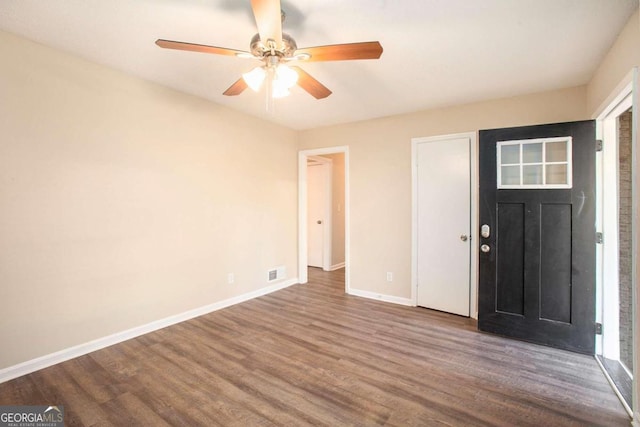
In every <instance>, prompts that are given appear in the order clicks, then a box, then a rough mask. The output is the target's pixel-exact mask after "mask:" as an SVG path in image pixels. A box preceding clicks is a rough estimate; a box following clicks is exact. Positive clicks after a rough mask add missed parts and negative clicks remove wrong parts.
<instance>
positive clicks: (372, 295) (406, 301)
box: [348, 288, 415, 307]
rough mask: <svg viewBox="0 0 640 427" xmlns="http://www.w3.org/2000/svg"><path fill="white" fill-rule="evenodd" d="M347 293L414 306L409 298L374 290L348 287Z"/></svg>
mask: <svg viewBox="0 0 640 427" xmlns="http://www.w3.org/2000/svg"><path fill="white" fill-rule="evenodd" d="M348 293H349V295H354V296H357V297H362V298H369V299H375V300H378V301H384V302H390V303H393V304H400V305H408V306H410V307H415V304H414V303H413V301H412V300H411V298H401V297H396V296H393V295H383V294H378V293H376V292H369V291H362V290H360V289H353V288H351V289H349V292H348Z"/></svg>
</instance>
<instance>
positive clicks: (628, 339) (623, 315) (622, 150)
mask: <svg viewBox="0 0 640 427" xmlns="http://www.w3.org/2000/svg"><path fill="white" fill-rule="evenodd" d="M618 131H619V133H618V135H619V137H618V154H619V161H620V166H619V167H620V169H619V176H618V180H619V181H618V188H619V191H620V193H619V212H618V221H619V227H620V231H619V234H620V236H619V245H620V247H619V249H620V266H619V277H620V361H621V362H622V363H624V364H625V366H627V367H628V368H629V369H632V367H633V335H632V334H633V331H632V321H633V320H632V319H633V312H632V309H631V301H632V294H631V259H632V252H631V206H632V200H631V110H629V111H627V112H625V113H623V114H622V115H621V116H620V117H619V119H618Z"/></svg>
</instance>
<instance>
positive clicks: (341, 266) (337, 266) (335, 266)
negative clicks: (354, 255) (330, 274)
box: [329, 262, 346, 271]
mask: <svg viewBox="0 0 640 427" xmlns="http://www.w3.org/2000/svg"><path fill="white" fill-rule="evenodd" d="M345 265H346V264H345V263H344V262H341V263H338V264H333V265H332V266H331V267H330V268H329V271H336V270H340V269H341V268H344V266H345Z"/></svg>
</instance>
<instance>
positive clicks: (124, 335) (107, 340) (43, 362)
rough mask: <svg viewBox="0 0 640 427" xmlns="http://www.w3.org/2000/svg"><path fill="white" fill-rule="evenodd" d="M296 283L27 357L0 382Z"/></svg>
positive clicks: (287, 282) (6, 370)
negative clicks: (39, 355) (30, 357)
mask: <svg viewBox="0 0 640 427" xmlns="http://www.w3.org/2000/svg"><path fill="white" fill-rule="evenodd" d="M296 283H298V279H297V278H293V279H289V280H285V281H283V282H280V283H276V284H273V285H270V286H267V287H264V288H261V289H258V290H256V291H253V292H248V293H246V294H242V295H238V296H235V297H232V298H229V299H226V300H223V301H219V302H215V303H213V304H209V305H205V306H203V307H199V308H196V309H193V310H189V311H186V312H184V313H180V314H176V315H174V316H169V317H165V318H164V319H160V320H156V321H153V322H151V323H147V324H146V325H141V326H137V327H135V328H131V329H127V330H126V331H122V332H118V333H115V334H113V335H108V336H106V337H102V338H98V339H96V340H93V341H89V342H87V343H84V344H80V345H76V346H74V347H70V348H67V349H64V350H60V351H57V352H55V353H51V354H47V355H45V356H41V357H38V358H36V359H32V360H28V361H26V362H22V363H19V364H17V365H14V366H9V367H8V368H4V369H0V383H3V382H5V381H9V380H12V379H14V378H18V377H21V376H23V375H27V374H30V373H32V372H35V371H38V370H40V369H44V368H48V367H49V366H53V365H55V364H57V363H61V362H64V361H66V360H69V359H73V358H75V357H79V356H83V355H85V354H87V353H91V352H93V351H96V350H100V349H101V348H105V347H109V346H111V345H114V344H118V343H120V342H123V341H126V340H129V339H131V338H135V337H139V336H140V335H144V334H148V333H149V332H153V331H157V330H158V329H162V328H166V327H167V326H171V325H175V324H176V323H180V322H184V321H185V320H189V319H193V318H194V317H198V316H202V315H204V314H208V313H212V312H214V311H217V310H221V309H223V308H226V307H229V306H232V305H235V304H239V303H241V302H245V301H248V300H251V299H254V298H258V297H261V296H263V295H267V294H270V293H272V292H275V291H279V290H280V289H284V288H286V287H289V286H291V285H295V284H296Z"/></svg>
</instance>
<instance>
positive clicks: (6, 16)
mask: <svg viewBox="0 0 640 427" xmlns="http://www.w3.org/2000/svg"><path fill="white" fill-rule="evenodd" d="M637 7H638V0H395V1H391V0H349V1H346V0H282V9H283V10H284V11H285V12H286V14H287V19H286V21H285V23H284V26H283V28H284V31H285V32H287V33H289V34H291V35H292V36H293V37H294V38H295V39H296V42H297V44H298V47H309V46H317V45H324V44H338V43H351V42H359V41H371V40H379V41H380V43H381V44H382V46H383V48H384V53H383V54H382V57H381V59H379V60H366V61H342V62H314V63H307V64H302V67H303V68H304V69H305V70H306V71H307V72H309V73H310V74H311V75H312V76H314V77H315V78H316V79H318V80H319V81H321V82H322V83H323V84H324V85H325V86H327V87H328V88H329V89H331V90H332V91H333V94H332V95H331V96H329V97H328V98H326V99H323V100H316V99H314V98H313V97H311V96H310V95H309V94H307V93H306V92H304V91H303V90H302V89H300V88H298V87H296V88H294V89H293V90H292V94H291V95H290V96H289V97H288V98H285V99H282V100H279V101H277V102H276V106H275V109H276V111H275V113H274V114H267V113H266V111H265V98H264V96H263V95H261V94H256V93H254V92H252V91H251V90H247V91H245V92H244V93H242V94H241V95H240V96H236V97H226V96H223V95H222V92H224V90H225V89H226V88H227V87H228V86H230V85H231V84H232V83H233V82H234V81H235V80H236V79H238V78H239V77H240V75H241V73H243V72H246V71H248V70H250V69H251V68H253V67H254V66H256V65H258V62H257V61H255V60H251V59H241V58H235V57H229V56H219V55H208V54H202V53H193V52H183V51H176V50H168V49H161V48H159V47H157V46H156V45H155V44H154V41H155V40H156V39H158V38H164V39H170V40H178V41H186V42H192V43H199V44H209V45H214V46H220V47H228V48H232V49H239V50H249V46H248V45H249V41H250V39H251V37H252V36H253V34H255V33H256V27H255V22H254V20H253V15H252V14H251V7H250V1H249V0H108V1H105V0H2V1H1V2H0V29H2V30H5V31H8V32H11V33H15V34H18V35H22V36H24V37H26V38H29V39H32V40H35V41H37V42H40V43H43V44H45V45H48V46H52V47H55V48H58V49H62V50H64V51H68V52H71V53H73V54H76V55H78V56H80V57H83V58H86V59H89V60H91V61H95V62H98V63H101V64H105V65H107V66H110V67H113V68H115V69H118V70H122V71H125V72H127V73H130V74H133V75H136V76H139V77H142V78H144V79H147V80H151V81H154V82H158V83H160V84H162V85H165V86H169V87H172V88H175V89H177V90H179V91H183V92H186V93H190V94H193V95H197V96H200V97H203V98H206V99H209V100H211V101H213V102H215V103H218V104H222V105H225V106H228V107H230V108H232V109H235V110H238V111H242V112H245V113H248V114H251V115H254V116H258V117H262V118H265V119H267V120H271V121H274V122H276V123H280V124H283V125H285V126H288V127H290V128H294V129H309V128H315V127H319V126H325V125H331V124H336V123H344V122H352V121H357V120H364V119H370V118H376V117H383V116H389V115H395V114H401V113H407V112H413V111H418V110H424V109H428V108H434V107H442V106H448V105H455V104H461V103H467V102H474V101H479V100H483V99H491V98H499V97H506V96H513V95H519V94H525V93H533V92H539V91H544V90H551V89H557V88H563V87H570V86H577V85H581V84H585V83H587V82H588V81H589V79H590V78H591V76H592V75H593V73H594V71H595V69H596V67H597V65H598V64H599V63H600V61H601V60H602V58H603V57H604V55H605V53H606V52H607V50H608V49H609V47H610V46H611V45H612V43H613V42H614V40H615V38H616V36H617V35H618V33H619V32H620V30H621V29H622V27H623V26H624V24H625V23H626V22H627V20H628V18H629V17H630V16H631V14H632V13H633V11H634V10H635V9H636V8H637Z"/></svg>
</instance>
